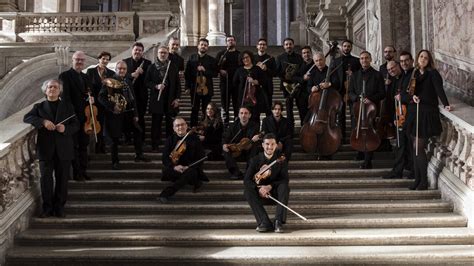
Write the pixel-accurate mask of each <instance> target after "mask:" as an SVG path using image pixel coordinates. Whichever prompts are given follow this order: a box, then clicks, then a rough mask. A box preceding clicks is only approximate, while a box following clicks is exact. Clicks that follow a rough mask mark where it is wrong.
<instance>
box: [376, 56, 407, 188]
mask: <svg viewBox="0 0 474 266" xmlns="http://www.w3.org/2000/svg"><path fill="white" fill-rule="evenodd" d="M412 63H413V60H412ZM387 71H388V73H389V74H390V76H391V80H392V82H391V84H390V97H392V98H393V99H394V100H395V106H391V107H390V109H389V110H390V111H391V112H390V114H391V116H390V117H393V118H394V120H395V121H394V124H395V125H396V129H397V130H398V133H397V144H396V145H395V160H394V162H393V168H392V170H391V171H390V173H389V174H388V175H386V176H384V177H383V178H384V179H393V178H397V179H401V178H402V177H403V169H404V168H405V167H406V165H408V164H410V163H411V158H410V157H409V156H411V152H412V151H411V141H410V138H409V136H408V135H407V134H406V130H404V129H403V122H404V121H403V120H402V119H397V118H398V117H399V116H404V117H406V105H407V102H406V99H407V98H408V97H407V96H404V97H403V100H404V101H402V97H400V95H401V94H407V92H406V88H407V86H408V84H405V86H404V84H403V73H402V70H401V69H400V66H399V64H398V63H397V62H395V61H389V62H388V63H387ZM399 104H402V105H401V106H398V105H399ZM403 108H404V110H405V113H403V112H401V113H399V114H398V115H395V111H397V112H398V111H399V110H403Z"/></svg>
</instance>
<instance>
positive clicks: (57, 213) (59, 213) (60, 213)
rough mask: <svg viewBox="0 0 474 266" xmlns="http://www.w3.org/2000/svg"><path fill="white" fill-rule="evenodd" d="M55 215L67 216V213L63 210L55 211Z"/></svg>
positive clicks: (59, 216)
mask: <svg viewBox="0 0 474 266" xmlns="http://www.w3.org/2000/svg"><path fill="white" fill-rule="evenodd" d="M54 216H56V217H58V218H66V214H65V213H64V211H63V210H59V211H55V212H54Z"/></svg>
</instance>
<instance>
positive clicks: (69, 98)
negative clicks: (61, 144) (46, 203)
mask: <svg viewBox="0 0 474 266" xmlns="http://www.w3.org/2000/svg"><path fill="white" fill-rule="evenodd" d="M85 61H86V55H85V53H84V52H83V51H76V52H75V53H74V54H73V55H72V67H71V68H70V69H69V70H66V71H64V72H63V73H61V74H60V75H59V80H60V81H61V82H62V83H63V93H62V99H63V100H64V101H66V102H69V103H71V104H72V105H73V106H74V111H75V112H76V115H77V118H78V119H79V123H80V128H81V129H82V128H84V123H85V122H86V116H85V113H84V109H85V107H86V106H87V105H88V104H89V100H90V101H91V102H92V103H94V97H92V96H90V97H89V94H88V93H89V92H90V88H91V87H92V85H91V82H90V81H89V78H88V76H87V75H86V74H84V73H82V70H83V69H84V68H85ZM88 145H89V136H88V135H87V134H86V133H85V132H84V130H79V131H77V132H76V134H75V135H74V153H75V156H74V160H73V162H72V169H73V178H74V180H76V181H84V180H85V179H87V180H90V178H89V177H88V176H87V174H86V170H87V146H88Z"/></svg>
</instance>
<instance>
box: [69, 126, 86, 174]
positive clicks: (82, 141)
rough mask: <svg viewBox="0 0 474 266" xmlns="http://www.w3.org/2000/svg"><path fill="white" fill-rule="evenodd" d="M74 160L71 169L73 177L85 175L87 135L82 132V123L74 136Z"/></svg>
mask: <svg viewBox="0 0 474 266" xmlns="http://www.w3.org/2000/svg"><path fill="white" fill-rule="evenodd" d="M73 138H74V160H73V161H72V170H73V175H74V177H78V176H85V175H86V171H87V162H88V158H87V147H88V146H89V135H87V134H86V133H85V132H84V123H81V125H80V127H79V131H77V132H76V133H75V134H74V136H73Z"/></svg>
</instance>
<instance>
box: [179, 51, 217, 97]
mask: <svg viewBox="0 0 474 266" xmlns="http://www.w3.org/2000/svg"><path fill="white" fill-rule="evenodd" d="M199 65H202V66H204V68H205V69H206V71H204V76H205V77H206V86H207V89H208V91H209V94H208V95H209V96H212V95H214V87H213V81H212V78H213V77H217V60H216V59H215V58H214V57H212V56H210V55H208V54H206V55H204V56H203V57H199V55H198V54H193V55H191V56H190V57H189V60H188V63H187V64H186V70H185V71H184V79H185V80H186V88H187V89H190V90H191V93H194V90H195V89H196V77H197V73H198V72H197V67H198V66H199Z"/></svg>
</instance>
